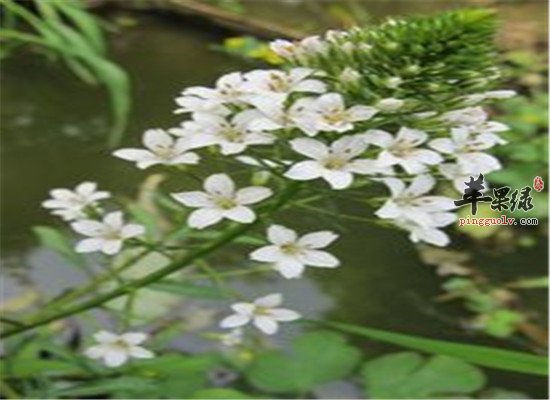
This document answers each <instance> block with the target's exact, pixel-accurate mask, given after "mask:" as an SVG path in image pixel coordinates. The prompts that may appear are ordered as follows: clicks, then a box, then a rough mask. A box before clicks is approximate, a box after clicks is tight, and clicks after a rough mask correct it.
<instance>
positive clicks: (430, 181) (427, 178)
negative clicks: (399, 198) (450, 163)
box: [404, 175, 435, 197]
mask: <svg viewBox="0 0 550 400" xmlns="http://www.w3.org/2000/svg"><path fill="white" fill-rule="evenodd" d="M434 186H435V179H434V178H433V177H432V176H431V175H419V176H417V177H416V178H414V180H413V181H412V183H411V184H410V185H409V187H408V188H407V189H405V192H404V193H405V195H410V196H412V197H418V196H420V195H423V194H424V193H428V192H429V191H430V190H432V189H433V187H434Z"/></svg>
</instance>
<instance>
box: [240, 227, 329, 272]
mask: <svg viewBox="0 0 550 400" xmlns="http://www.w3.org/2000/svg"><path fill="white" fill-rule="evenodd" d="M267 238H268V239H269V241H270V242H271V244H270V245H268V246H264V247H260V248H259V249H257V250H254V251H253V252H252V253H251V254H250V258H251V259H252V260H255V261H261V262H268V263H273V269H275V270H276V271H278V272H280V273H281V275H283V276H284V277H285V278H287V279H290V278H299V277H300V276H302V273H303V272H304V269H305V267H306V266H309V267H321V268H336V267H338V266H339V265H340V262H339V261H338V259H337V258H336V257H334V256H333V255H331V254H330V253H327V252H326V251H321V250H319V249H322V248H325V247H327V246H328V245H330V244H331V243H332V242H334V241H335V240H336V239H337V238H338V235H337V234H335V233H333V232H330V231H319V232H312V233H308V234H306V235H303V236H301V237H298V235H297V234H296V232H295V231H293V230H292V229H288V228H285V227H284V226H281V225H271V226H270V227H269V228H268V229H267Z"/></svg>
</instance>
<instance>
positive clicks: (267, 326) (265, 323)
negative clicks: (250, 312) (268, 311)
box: [253, 315, 279, 335]
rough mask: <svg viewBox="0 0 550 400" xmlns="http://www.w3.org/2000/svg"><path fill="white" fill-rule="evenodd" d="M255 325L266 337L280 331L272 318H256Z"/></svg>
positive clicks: (261, 316)
mask: <svg viewBox="0 0 550 400" xmlns="http://www.w3.org/2000/svg"><path fill="white" fill-rule="evenodd" d="M253 322H254V325H255V326H256V327H257V328H258V329H259V330H261V331H262V332H263V333H265V334H266V335H273V334H274V333H276V332H277V330H278V329H279V326H278V324H277V322H276V321H275V320H273V319H272V318H270V317H266V316H263V315H259V316H257V317H255V318H254V321H253Z"/></svg>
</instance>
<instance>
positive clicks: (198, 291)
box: [147, 279, 227, 299]
mask: <svg viewBox="0 0 550 400" xmlns="http://www.w3.org/2000/svg"><path fill="white" fill-rule="evenodd" d="M147 288H148V289H153V290H157V291H160V292H166V293H172V294H177V295H180V296H184V297H194V298H200V299H223V298H225V297H227V296H226V295H225V294H224V293H223V292H222V291H221V290H220V289H219V288H216V287H212V286H204V285H196V284H194V283H188V282H178V281H174V280H170V279H165V280H162V281H159V282H156V283H153V284H151V285H149V286H147Z"/></svg>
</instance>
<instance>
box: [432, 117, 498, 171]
mask: <svg viewBox="0 0 550 400" xmlns="http://www.w3.org/2000/svg"><path fill="white" fill-rule="evenodd" d="M504 143H506V141H504V140H503V139H501V138H500V137H499V136H497V135H495V134H494V133H481V134H477V135H476V134H470V132H469V130H468V129H462V128H453V129H452V130H451V138H438V139H434V140H432V141H430V143H428V145H429V146H430V147H431V148H433V149H435V150H437V151H439V152H440V153H443V154H448V155H449V156H451V157H453V158H456V161H457V164H458V166H459V170H460V172H461V173H464V174H465V175H468V174H470V173H475V174H479V173H489V172H492V171H496V170H499V169H500V168H501V165H500V162H499V161H498V159H497V158H495V157H494V156H492V155H490V154H487V153H484V152H483V150H487V149H490V148H491V147H493V146H495V145H497V144H504Z"/></svg>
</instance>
